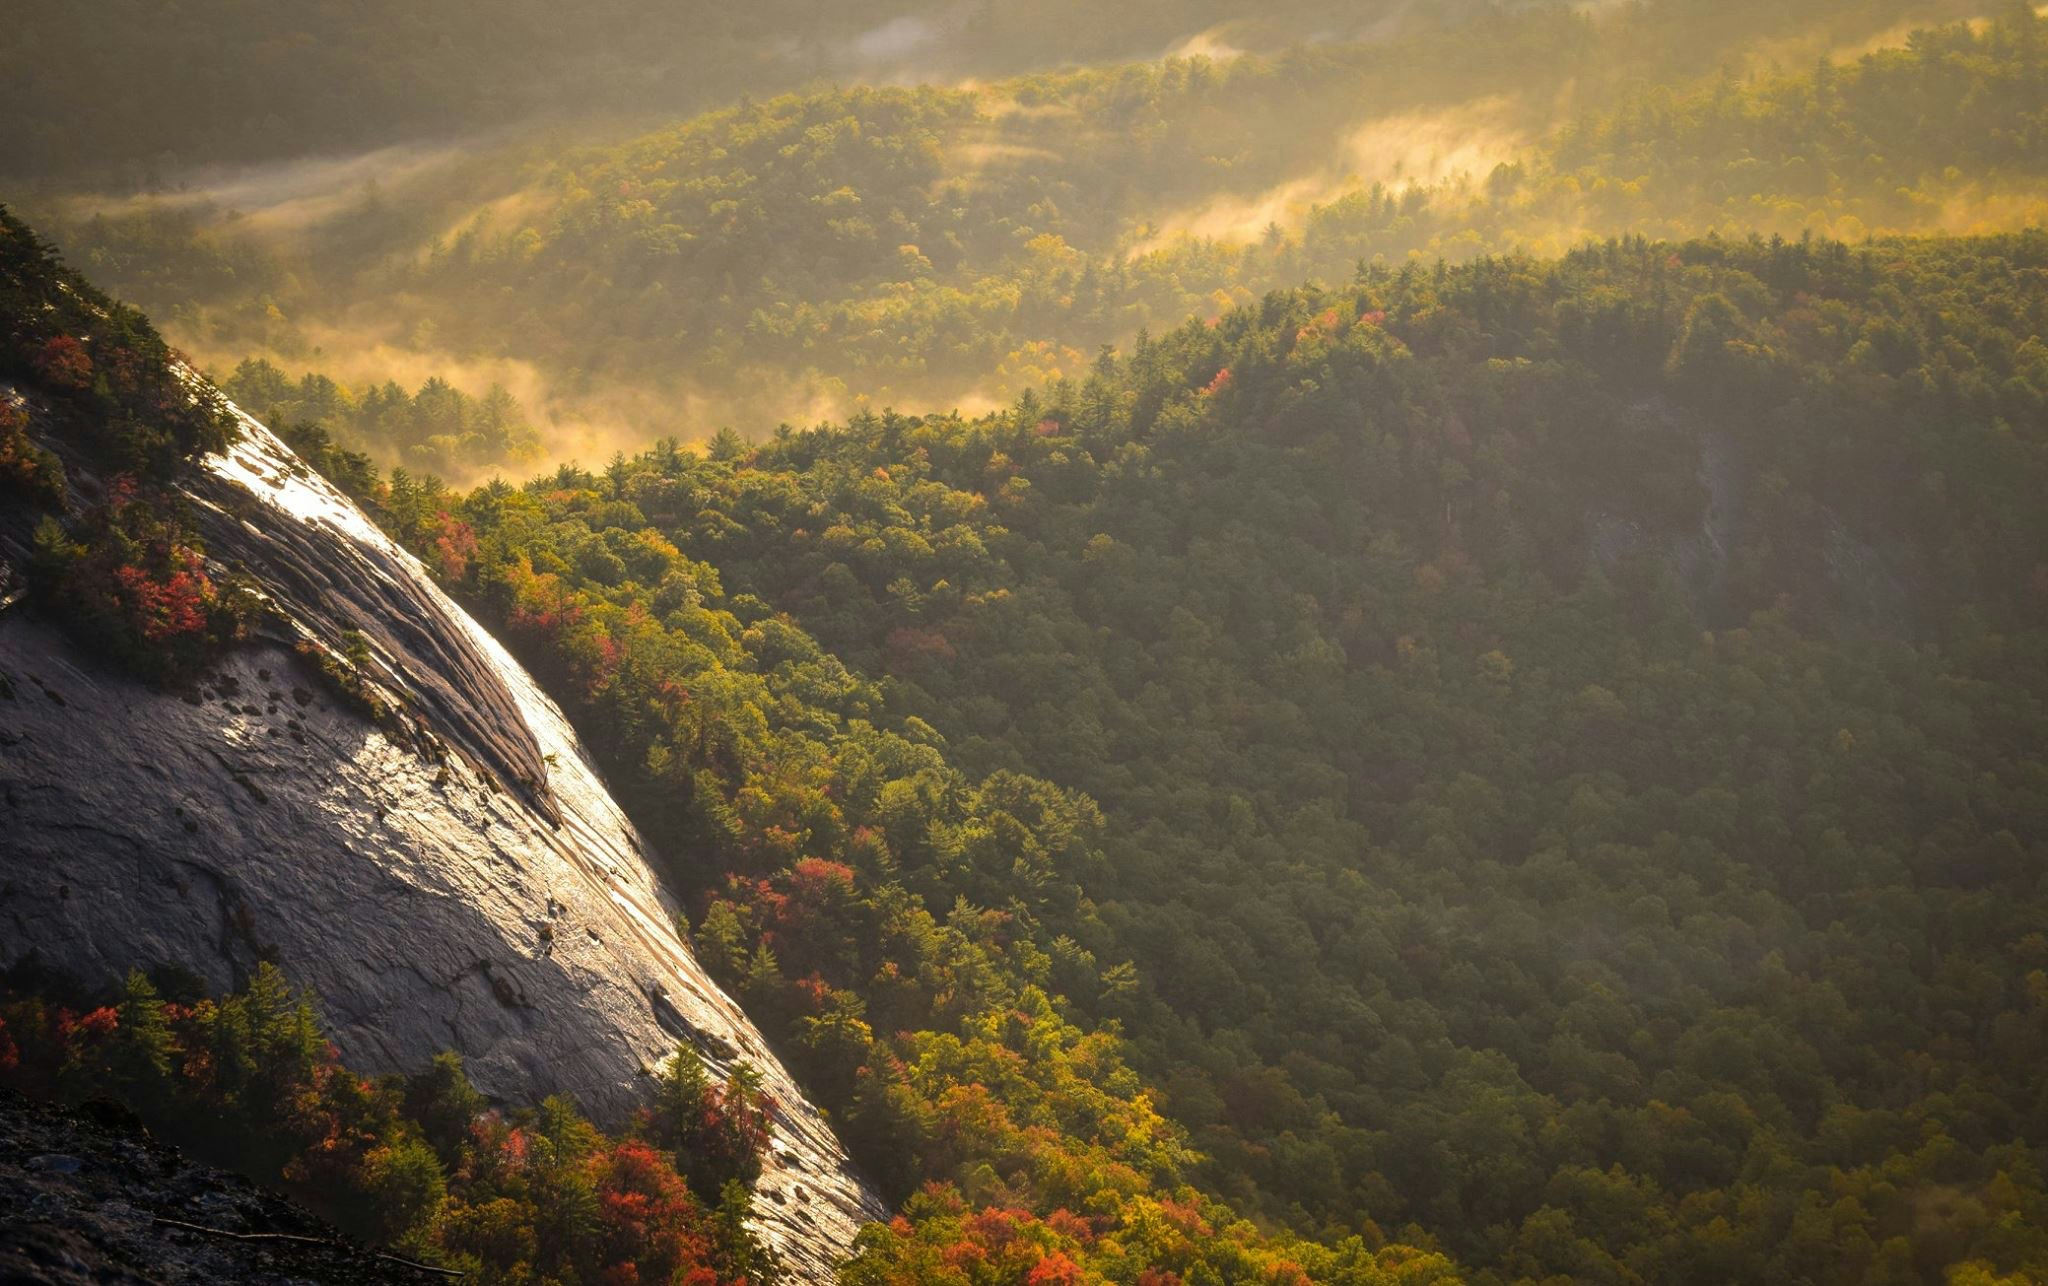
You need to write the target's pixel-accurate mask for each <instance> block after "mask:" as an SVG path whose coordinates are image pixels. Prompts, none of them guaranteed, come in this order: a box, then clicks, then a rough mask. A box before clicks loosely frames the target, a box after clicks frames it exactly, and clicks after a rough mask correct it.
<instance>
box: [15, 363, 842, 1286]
mask: <svg viewBox="0 0 2048 1286" xmlns="http://www.w3.org/2000/svg"><path fill="white" fill-rule="evenodd" d="M0 395H10V394H7V393H6V391H5V390H0ZM242 427H243V432H242V437H241V441H240V442H238V443H237V444H236V445H235V446H234V447H232V448H231V449H230V450H229V451H228V452H227V453H226V454H225V455H221V456H213V457H208V458H206V459H205V460H204V461H202V465H201V468H200V469H199V470H198V472H197V476H196V477H194V478H193V479H192V480H191V481H190V482H189V483H188V484H187V486H186V490H187V491H188V493H189V495H190V497H191V499H192V501H193V504H194V509H195V512H196V514H197V515H198V516H199V518H200V520H201V522H200V526H201V530H202V533H203V535H204V538H205V540H206V544H207V548H208V552H209V555H210V556H211V557H212V558H214V559H216V560H219V561H222V562H224V563H227V564H229V565H231V566H235V567H239V568H241V569H242V570H244V571H245V572H246V573H248V574H249V575H250V576H251V577H252V578H253V579H254V580H255V582H256V583H257V585H258V586H259V588H260V589H261V591H262V592H263V593H264V594H265V595H266V596H267V597H269V598H270V599H271V600H272V603H273V605H274V606H275V607H276V608H277V609H278V614H279V617H280V619H281V620H283V621H284V622H286V623H287V624H286V625H285V626H284V627H282V628H276V627H273V629H272V630H271V633H272V635H273V637H268V638H264V639H259V640H257V641H256V642H254V643H252V644H251V645H249V646H246V647H242V648H239V649H237V650H236V651H235V652H234V653H233V654H232V655H230V656H229V657H228V658H227V659H226V660H225V661H223V662H222V663H221V664H220V665H218V666H217V667H216V669H215V670H214V671H213V672H211V673H209V674H208V675H206V676H204V677H203V678H202V679H201V681H200V682H198V683H197V684H196V685H192V686H190V687H189V688H188V689H187V690H184V691H178V692H166V691H162V690H158V689H154V688H150V687H148V686H145V685H142V684H140V683H137V682H135V681H133V680H131V679H128V678H126V677H125V676H123V675H121V674H119V673H117V672H115V671H112V670H110V669H107V668H105V667H103V666H100V665H98V664H96V663H93V662H91V661H88V660H86V659H84V658H83V657H81V656H80V654H79V653H78V651H77V649H76V648H75V647H74V646H73V645H72V644H71V642H70V641H69V640H67V639H66V638H65V637H64V636H63V635H61V634H60V633H58V632H57V631H56V630H55V629H54V628H53V627H52V626H50V625H48V624H46V623H44V622H42V621H40V620H38V619H35V618H34V617H33V616H32V615H30V614H29V613H28V612H27V611H26V609H24V608H20V607H16V608H12V609H4V608H0V966H14V965H19V964H21V963H23V962H24V961H29V960H33V961H36V962H38V963H41V964H44V965H48V966H51V967H54V968H57V969H60V970H63V971H66V972H68V973H71V974H73V975H76V976H78V977H81V978H85V979H104V978H108V977H111V976H114V975H116V974H118V973H120V972H122V971H125V970H126V969H127V968H129V967H131V966H138V965H139V966H145V967H147V966H152V965H156V964H159V963H164V962H172V963H176V964H179V965H182V966H184V967H186V968H188V969H191V970H193V971H194V972H196V973H198V974H200V975H201V976H203V977H204V978H205V979H206V980H207V982H208V983H210V984H211V985H212V986H214V987H215V988H217V989H218V988H226V987H228V986H230V985H231V984H232V983H234V981H235V980H236V979H237V977H238V976H240V975H241V974H243V973H244V972H245V971H247V970H248V969H250V968H251V967H252V966H253V965H254V964H255V963H256V961H258V960H259V959H271V960H274V961H275V962H276V963H277V964H278V965H280V966H281V967H282V968H283V969H284V970H285V972H286V974H287V975H288V976H290V977H291V978H292V979H294V980H295V981H296V982H298V983H300V984H302V985H306V986H310V987H312V988H314V989H315V990H316V991H317V992H318V994H319V998H320V1008H321V1010H322V1012H323V1016H324V1017H325V1019H326V1021H327V1023H328V1025H329V1028H330V1030H331V1031H332V1032H333V1034H334V1038H335V1040H336V1043H337V1044H338V1045H339V1046H340V1048H341V1051H342V1054H343V1056H344V1057H345V1058H346V1059H347V1060H348V1061H349V1062H350V1063H351V1064H353V1065H356V1066H359V1067H362V1068H363V1069H365V1070H373V1071H385V1070H389V1071H397V1070H410V1069H414V1068H417V1067H419V1066H420V1065H422V1064H424V1063H425V1062H426V1061H427V1060H428V1059H429V1058H430V1057H432V1055H433V1054H434V1053H435V1052H437V1051H439V1050H442V1049H448V1048H452V1049H455V1050H457V1051H459V1052H460V1053H461V1054H462V1055H463V1056H464V1058H465V1059H466V1060H467V1063H468V1067H469V1070H470V1072H471V1075H472V1078H473V1079H474V1080H475V1082H476V1083H477V1085H478V1087H479V1088H480V1089H482V1090H483V1091H484V1092H486V1093H487V1094H490V1095H492V1096H494V1097H496V1098H499V1099H501V1100H504V1101H507V1102H515V1103H526V1102H532V1101H535V1100H537V1099H539V1098H541V1097H543V1096H545V1095H548V1094H553V1093H564V1094H568V1095H570V1096H572V1097H573V1098H575V1099H576V1100H577V1101H578V1102H579V1103H581V1104H582V1106H583V1107H584V1109H585V1110H586V1111H588V1112H590V1113H592V1114H593V1115H594V1116H595V1117H596V1118H598V1119H599V1120H600V1121H608V1122H611V1123H617V1122H618V1121H620V1120H621V1119H623V1118H625V1117H626V1116H627V1115H628V1114H629V1113H630V1112H631V1111H632V1109H633V1107H634V1106H635V1105H636V1103H638V1102H639V1101H640V1099H641V1098H642V1096H643V1095H644V1094H645V1092H646V1090H647V1088H648V1085H649V1082H648V1080H647V1071H648V1069H650V1068H652V1067H653V1066H655V1065H656V1064H658V1063H659V1062H660V1061H661V1060H662V1059H663V1058H665V1057H666V1056H667V1054H668V1053H669V1052H670V1051H671V1050H672V1049H673V1048H674V1046H675V1044H676V1042H677V1041H678V1040H689V1041H691V1042H693V1043H694V1044H696V1046H697V1047H698V1048H699V1050H700V1051H701V1052H702V1053H703V1055H704V1056H705V1059H706V1061H707V1062H708V1063H709V1064H710V1065H711V1066H712V1067H713V1068H714V1069H723V1068H724V1067H726V1066H728V1065H730V1064H731V1063H732V1062H733V1061H735V1060H738V1059H745V1060H747V1061H749V1062H751V1063H753V1064H754V1065H755V1066H756V1067H758V1068H760V1069H762V1071H763V1072H764V1074H765V1084H766V1088H767V1089H768V1090H769V1091H770V1092H771V1093H772V1094H773V1095H774V1096H775V1098H776V1099H777V1100H778V1102H779V1104H780V1108H779V1110H778V1111H777V1113H776V1114H775V1122H774V1123H775V1143H774V1147H773V1151H772V1154H771V1156H770V1157H769V1158H768V1161H767V1164H766V1167H765V1170H764V1173H763V1175H762V1178H761V1181H760V1183H759V1185H758V1186H757V1201H756V1209H757V1211H758V1215H759V1223H760V1228H761V1231H762V1233H763V1234H764V1236H765V1237H766V1238H767V1239H768V1240H769V1241H770V1242H771V1243H772V1244H773V1245H774V1246H775V1248H776V1249H777V1251H778V1253H780V1254H781V1255H782V1257H783V1259H784V1261H785V1263H786V1265H787V1266H788V1267H789V1268H790V1269H791V1270H792V1271H793V1272H794V1273H795V1274H797V1275H798V1276H800V1277H802V1278H806V1279H810V1280H826V1279H829V1277H830V1275H831V1269H832V1266H833V1264H834V1263H835V1262H836V1261H837V1260H838V1259H839V1258H840V1257H842V1256H843V1254H844V1253H845V1252H846V1251H847V1249H848V1247H849V1246H850V1244H851V1241H852V1239H853V1236H854V1233H855V1232H856V1231H857V1230H858V1228H859V1226H860V1224H861V1223H863V1222H865V1221H866V1220H868V1219H871V1218H874V1217H876V1216H877V1215H878V1214H879V1213H881V1206H880V1203H879V1201H878V1199H877V1198H876V1197H875V1196H874V1194H873V1192H872V1191H871V1190H870V1189H869V1188H868V1187H867V1186H866V1184H865V1183H864V1182H863V1181H862V1180H861V1178H860V1177H859V1175H858V1174H856V1173H855V1172H854V1170H853V1169H852V1167H851V1165H850V1163H849V1162H848V1160H847V1158H846V1156H845V1154H844V1152H843V1150H842V1149H841V1148H840V1146H839V1144H838V1142H837V1140H836V1139H835V1138H834V1137H833V1135H832V1133H831V1131H830V1129H829V1128H828V1127H827V1125H826V1123H825V1122H824V1121H823V1120H822V1119H821V1117H820V1116H819V1114H818V1113H817V1111H816V1110H815V1109H814V1108H812V1107H811V1105H810V1104H809V1103H808V1102H806V1101H805V1099H804V1097H803V1095H802V1093H801V1091H800V1090H799V1089H798V1087H797V1086H796V1084H795V1083H794V1082H793V1081H792V1080H791V1079H790V1077H789V1075H788V1073H787V1072H786V1071H785V1070H784V1069H783V1067H782V1066H781V1064H780V1063H779V1062H778V1061H777V1059H776V1058H775V1056H774V1054H773V1053H772V1052H771V1051H770V1050H769V1049H768V1048H767V1045H766V1042H765V1041H764V1040H763V1039H762V1037H761V1035H760V1034H759V1033H758V1032H757V1031H756V1030H755V1029H754V1027H753V1025H752V1024H751V1023H750V1022H749V1021H748V1020H747V1018H746V1016H745V1015H744V1014H743V1013H742V1012H741V1011H740V1010H739V1008H738V1007H737V1006H736V1005H735V1004H734V1003H733V1002H732V1001H731V1000H730V999H728V998H727V997H726V996H725V995H724V994H723V993H721V992H720V990H719V989H718V987H717V985H716V984H714V983H713V982H712V981H711V979H710V978H709V977H708V976H706V974H705V973H704V971H703V969H702V968H701V967H700V966H699V965H698V963H697V961H696V960H695V958H694V957H693V956H692V955H691V953H690V950H689V948H688V946H687V945H686V944H685V943H684V942H683V941H682V940H681V939H680V938H679V937H678V935H677V933H676V930H675V927H674V908H673V906H672V905H671V903H670V901H669V899H668V898H667V896H666V895H665V894H664V893H663V891H662V889H661V887H660V885H659V882H658V881H657V879H656V877H655V874H654V871H653V869H652V867H651V866H650V863H649V861H648V859H647V855H646V852H645V848H644V845H643V843H642V841H641V839H640V838H639V836H638V835H637V834H636V833H635V831H634V829H633V827H632V825H631V823H630V822H628V821H627V820H626V818H625V817H624V815H623V814H622V813H621V812H620V810H619V808H618V806H617V805H616V804H615V803H614V802H613V800H612V798H611V796H610V795H609V793H608V792H607V791H606V789H605V786H604V783H603V782H602V781H601V780H600V778H599V776H598V774H597V772H596V770H595V769H594V768H593V766H592V765H591V763H590V761H589V758H588V756H587V755H586V753H585V751H584V750H583V748H582V746H581V745H580V744H579V742H578V741H577V739H576V736H575V734H574V732H573V731H572V730H571V729H570V727H569V725H568V723H567V721H566V720H565V719H564V718H563V716H562V714H561V712H560V710H558V709H557V708H556V707H555V705H554V704H553V703H552V702H551V701H549V699H548V698H547V697H546V696H545V695H544V694H543V693H541V691H540V690H539V689H538V688H537V687H536V686H535V684H534V683H533V681H532V679H531V678H530V677H529V676H528V675H527V674H526V673H525V671H524V670H523V669H521V668H520V666H519V665H518V664H517V663H516V662H514V661H513V660H512V658H511V657H510V656H509V655H508V654H507V653H506V652H505V650H504V649H503V648H502V647H500V646H499V645H498V643H497V642H496V641H495V640H493V639H492V638H491V637H490V636H489V635H488V634H487V633H485V631H484V630H483V629H482V628H481V627H480V626H478V625H477V624H476V622H475V621H473V620H472V619H470V617H469V616H468V615H467V614H466V613H465V612H463V611H462V609H461V608H460V607H458V606H456V605H455V604H454V603H453V602H451V601H450V600H449V599H448V598H447V597H446V596H445V595H443V594H442V593H441V592H440V590H439V589H438V588H437V587H436V586H435V585H434V584H433V582H432V581H431V580H430V579H429V577H428V576H427V574H426V573H425V571H424V570H423V569H422V568H421V567H420V566H419V564H418V563H417V562H416V561H415V560H414V559H413V558H412V557H411V556H410V555H408V554H407V553H405V552H404V551H403V550H401V549H399V548H398V547H397V546H396V545H394V544H393V543H392V542H391V541H390V540H389V539H387V538H386V537H385V536H384V535H383V534H382V533H381V532H380V531H378V530H377V529H376V527H375V526H374V525H373V524H371V523H370V522H369V520H368V519H367V518H366V517H365V516H364V515H363V514H362V513H361V512H360V511H359V510H358V509H357V508H356V507H355V506H354V505H353V504H352V503H351V502H350V501H349V500H348V499H347V498H346V497H344V496H342V495H341V494H340V493H339V492H337V491H336V490H335V489H334V488H332V487H331V486H329V485H328V484H327V483H326V482H325V481H323V480H322V479H320V478H319V477H318V476H317V475H315V474H313V473H311V471H309V470H308V469H306V468H305V466H304V465H303V464H302V463H301V462H300V461H299V460H298V459H297V458H296V457H295V456H294V455H293V454H292V452H291V451H290V450H289V449H288V448H286V447H285V446H284V444H283V443H281V442H280V441H279V440H278V439H277V438H276V437H274V436H273V435H272V434H270V432H269V431H268V430H266V429H265V428H263V426H261V425H259V424H257V423H255V422H254V421H253V420H250V419H248V418H247V417H243V426H242ZM21 555H22V551H21V550H20V549H19V548H18V547H17V548H13V549H6V548H0V556H4V557H6V558H7V559H8V560H9V561H10V562H12V563H14V564H15V566H16V567H19V566H21V565H22V557H21ZM349 631H353V632H354V633H355V634H358V635H360V636H361V642H360V643H359V644H358V648H359V651H358V655H359V656H360V655H361V652H360V648H361V647H363V646H367V648H368V652H369V655H368V661H367V664H366V666H365V667H364V668H365V670H366V672H367V673H368V674H369V675H370V676H371V677H372V679H373V680H374V682H375V685H376V687H377V689H378V690H379V692H380V694H381V695H383V696H385V697H388V698H391V700H392V703H393V704H394V705H396V706H398V707H400V708H402V709H403V710H404V711H405V712H406V714H405V716H404V717H403V718H402V719H399V720H385V721H378V722H373V721H371V720H370V719H367V718H365V717H364V716H362V715H360V714H358V713H357V712H356V710H355V709H354V708H352V707H351V705H350V704H349V703H348V702H347V701H345V700H343V699H341V698H340V696H339V694H338V693H337V692H336V690H335V689H334V688H333V686H332V685H331V684H328V683H324V682H323V681H322V680H321V678H320V676H319V674H318V673H317V671H316V670H315V667H314V665H313V663H312V662H311V661H309V660H308V659H307V658H306V656H304V655H302V654H301V652H300V651H299V650H298V648H297V646H296V645H297V644H298V643H300V642H302V641H304V640H307V639H318V640H322V641H324V642H326V643H327V644H329V645H332V643H333V641H334V640H335V639H337V638H343V637H352V635H349V634H348V633H347V632H349Z"/></svg>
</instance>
